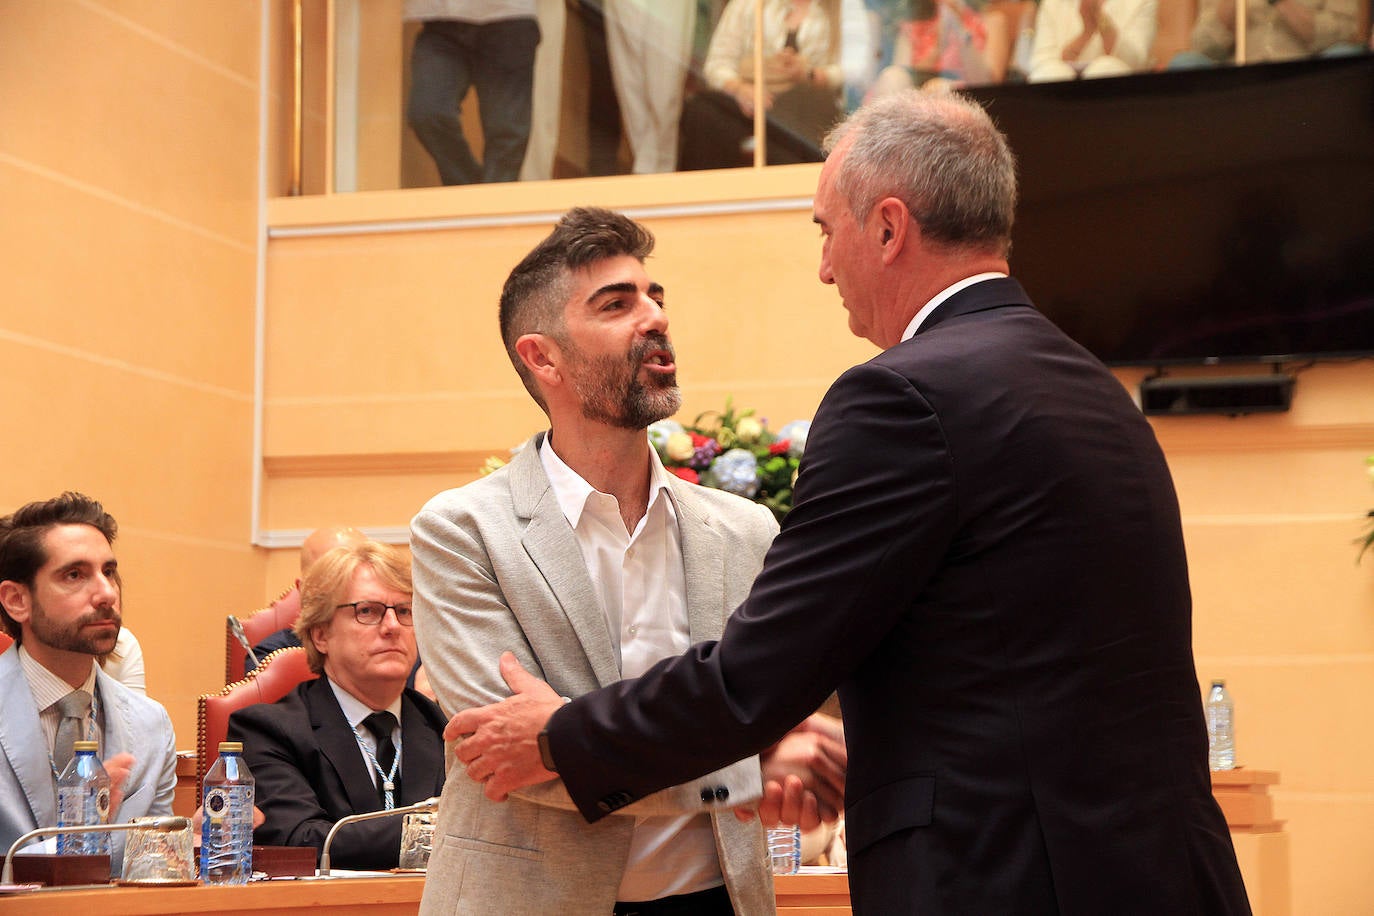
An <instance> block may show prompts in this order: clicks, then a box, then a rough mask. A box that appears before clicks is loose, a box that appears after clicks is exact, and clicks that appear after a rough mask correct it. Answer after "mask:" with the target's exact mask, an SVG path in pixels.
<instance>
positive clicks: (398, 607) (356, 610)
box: [334, 601, 415, 627]
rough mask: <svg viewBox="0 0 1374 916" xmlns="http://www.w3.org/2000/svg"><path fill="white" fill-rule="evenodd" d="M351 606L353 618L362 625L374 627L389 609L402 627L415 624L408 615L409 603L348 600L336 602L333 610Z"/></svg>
mask: <svg viewBox="0 0 1374 916" xmlns="http://www.w3.org/2000/svg"><path fill="white" fill-rule="evenodd" d="M346 607H351V608H353V619H354V620H356V621H358V623H361V624H363V625H364V626H369V627H375V626H378V625H379V624H381V622H382V619H383V618H385V617H386V612H387V611H391V612H392V613H393V614H395V615H396V622H397V623H399V624H400V625H401V626H403V627H413V626H415V619H414V618H413V617H411V616H410V605H409V604H383V603H382V602H380V601H350V602H349V603H348V604H336V605H334V610H336V611H337V610H342V609H343V608H346Z"/></svg>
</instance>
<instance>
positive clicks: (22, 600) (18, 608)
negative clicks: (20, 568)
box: [0, 579, 33, 623]
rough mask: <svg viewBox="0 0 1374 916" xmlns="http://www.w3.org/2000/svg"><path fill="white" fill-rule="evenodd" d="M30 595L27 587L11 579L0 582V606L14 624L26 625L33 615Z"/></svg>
mask: <svg viewBox="0 0 1374 916" xmlns="http://www.w3.org/2000/svg"><path fill="white" fill-rule="evenodd" d="M32 597H33V596H32V595H31V594H30V593H29V587H28V586H27V585H24V584H23V583H20V582H15V581H14V580H13V579H6V580H5V581H4V582H0V605H4V608H5V613H6V614H9V615H10V617H11V618H12V619H13V620H14V622H15V623H28V621H29V617H30V616H31V615H32V614H33V602H32Z"/></svg>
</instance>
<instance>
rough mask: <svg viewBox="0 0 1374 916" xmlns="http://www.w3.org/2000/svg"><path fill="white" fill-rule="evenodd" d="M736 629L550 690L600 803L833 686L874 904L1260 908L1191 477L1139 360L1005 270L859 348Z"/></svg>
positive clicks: (571, 752)
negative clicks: (1213, 752)
mask: <svg viewBox="0 0 1374 916" xmlns="http://www.w3.org/2000/svg"><path fill="white" fill-rule="evenodd" d="M795 496H796V502H795V508H794V509H793V510H792V512H791V514H790V515H789V516H788V517H787V519H786V520H785V521H784V523H783V527H782V532H781V533H780V534H779V536H778V538H777V539H776V540H775V541H774V543H773V546H772V549H771V550H770V551H769V553H768V556H767V559H766V561H765V564H764V569H763V571H762V573H761V574H760V575H759V577H758V580H757V581H756V582H755V584H754V588H753V590H752V591H751V593H750V595H749V598H748V599H747V600H746V601H745V603H744V604H743V605H741V607H740V608H739V609H738V610H737V611H736V612H735V614H734V615H733V616H732V617H731V619H730V622H729V623H728V625H727V626H726V629H725V633H724V635H723V637H722V638H721V640H720V641H719V642H718V643H703V644H700V645H698V646H696V647H694V648H693V650H691V651H690V652H689V653H688V654H687V655H686V656H683V657H682V658H680V659H673V660H669V661H665V662H664V663H662V664H660V665H659V666H657V667H656V668H654V669H652V670H651V671H650V672H649V673H647V674H646V675H645V676H644V677H642V678H640V679H639V680H638V681H637V682H636V681H626V682H624V683H623V684H621V685H615V686H612V687H609V688H607V689H605V690H601V691H597V692H596V693H593V694H589V695H588V696H586V697H583V698H580V699H578V700H575V701H574V702H573V703H572V704H571V705H570V706H567V707H565V708H564V709H562V710H560V711H559V712H558V713H556V714H555V716H554V718H553V720H552V722H551V726H550V742H551V746H552V750H553V756H554V759H555V761H556V762H557V764H558V768H559V775H560V776H561V777H562V778H563V781H564V784H565V785H566V786H567V788H568V790H569V792H570V793H571V794H572V797H573V799H574V801H575V802H576V803H577V804H578V807H579V808H580V810H581V811H582V812H583V813H584V815H586V816H587V817H588V819H592V820H594V819H596V818H598V817H601V816H603V815H604V814H605V813H606V812H607V811H609V810H613V809H614V808H616V807H619V806H620V805H621V804H625V803H628V802H629V801H633V800H634V799H637V798H640V797H643V796H644V795H646V794H648V793H649V792H651V791H653V790H655V789H658V788H661V787H663V786H666V785H670V784H673V783H678V782H682V781H684V780H685V779H687V778H689V777H692V776H696V775H698V774H700V773H703V772H706V771H708V770H710V769H712V768H714V767H717V766H720V765H721V764H723V763H724V762H726V761H729V760H733V759H735V758H737V757H740V756H742V755H744V754H748V753H752V752H755V751H757V750H759V749H760V748H762V747H765V746H767V745H768V744H769V743H770V742H772V741H774V740H776V739H777V737H778V736H779V735H780V734H781V733H782V732H783V731H784V730H785V729H787V728H788V727H789V726H791V725H793V724H794V723H796V722H798V721H799V720H800V719H801V718H802V717H803V716H804V715H806V714H807V713H808V712H810V711H811V710H813V709H815V708H816V707H817V706H819V705H820V703H821V702H822V701H823V700H824V699H825V697H826V695H827V694H828V693H829V692H830V691H831V690H832V689H835V688H837V687H838V689H839V692H840V702H841V706H842V709H843V713H844V720H845V731H846V736H847V739H848V743H849V773H848V782H847V787H846V822H845V823H846V836H847V841H848V849H849V868H850V876H849V881H850V889H851V895H852V899H853V902H854V909H855V912H856V913H871V914H882V916H888V914H898V913H915V912H920V913H928V914H942V913H950V914H963V913H1018V914H1020V913H1033V914H1039V913H1082V914H1090V916H1097V914H1102V913H1151V914H1154V913H1169V914H1171V916H1177V914H1186V913H1246V912H1249V905H1248V902H1247V900H1246V895H1245V890H1244V887H1243V886H1242V883H1241V877H1240V870H1239V867H1238V866H1237V863H1236V858H1235V852H1234V850H1233V849H1232V846H1231V840H1230V835H1229V833H1228V831H1227V827H1226V823H1225V821H1224V819H1223V817H1222V815H1221V812H1220V809H1219V808H1218V807H1217V804H1216V801H1215V800H1214V799H1213V797H1212V793H1211V786H1210V778H1209V773H1208V770H1207V745H1206V740H1207V739H1206V734H1205V729H1204V726H1203V719H1202V710H1201V701H1200V695H1199V685H1198V681H1197V676H1196V672H1195V670H1194V667H1193V656H1192V643H1191V614H1192V610H1191V598H1190V593H1189V587H1188V570H1187V562H1186V559H1185V556H1184V548H1183V536H1182V531H1181V525H1180V520H1179V512H1178V504H1177V499H1176V497H1175V494H1174V488H1173V483H1172V480H1171V478H1170V475H1169V470H1168V467H1167V466H1166V464H1165V460H1164V456H1163V454H1162V452H1161V450H1160V448H1159V445H1158V443H1157V442H1156V440H1155V436H1154V433H1153V430H1152V429H1151V427H1150V425H1149V424H1148V422H1147V421H1146V420H1145V419H1144V417H1143V416H1142V415H1141V413H1140V411H1139V410H1138V409H1137V408H1136V407H1135V405H1134V404H1133V403H1132V402H1131V400H1130V398H1129V396H1128V395H1127V393H1126V391H1125V390H1123V388H1122V386H1121V384H1120V383H1119V382H1118V381H1117V380H1116V379H1115V377H1113V376H1112V375H1111V373H1110V372H1108V371H1107V369H1106V368H1105V367H1104V366H1103V365H1102V364H1101V363H1100V362H1098V361H1097V360H1096V359H1094V358H1093V357H1092V356H1091V355H1089V354H1088V353H1087V352H1086V351H1084V350H1083V349H1082V348H1081V347H1079V346H1078V345H1076V344H1075V343H1073V342H1072V341H1071V340H1069V338H1067V337H1066V336H1065V335H1064V334H1062V333H1061V332H1059V331H1058V330H1057V329H1056V328H1055V327H1054V326H1053V325H1052V324H1051V323H1050V322H1049V321H1048V320H1046V319H1045V318H1044V317H1043V316H1042V315H1040V314H1039V313H1038V312H1037V311H1036V310H1035V309H1034V308H1033V307H1032V306H1031V304H1030V300H1029V299H1028V298H1027V297H1026V295H1025V293H1024V292H1023V291H1022V290H1021V287H1020V285H1019V284H1017V283H1016V282H1015V281H1014V280H1011V279H997V280H989V281H986V282H982V283H978V284H975V285H974V286H972V287H969V288H967V289H965V290H963V291H961V292H959V293H957V294H956V295H955V296H953V297H951V298H950V299H949V300H947V301H946V302H945V303H943V304H942V305H941V306H940V307H939V308H937V309H936V310H935V311H934V312H933V313H932V314H931V315H930V316H929V318H928V320H927V321H926V323H925V324H924V325H923V326H922V327H921V329H920V331H919V332H918V333H917V334H916V336H915V337H913V338H912V339H911V340H909V341H906V342H904V343H901V344H898V345H897V346H894V347H892V348H891V349H889V350H887V351H886V352H884V353H881V354H879V355H878V356H876V357H874V358H873V359H872V360H870V361H869V362H867V363H865V364H863V365H860V366H856V367H854V368H853V369H850V370H849V371H847V372H845V373H844V375H842V376H841V377H840V378H839V379H838V380H837V381H836V382H835V384H834V385H833V387H832V388H831V389H830V391H829V392H828V393H827V394H826V396H825V399H824V400H823V402H822V404H821V406H820V408H819V409H818V411H817V412H816V416H815V420H814V422H813V425H812V428H811V433H810V436H809V439H808V442H807V449H806V454H805V457H804V458H803V459H802V465H801V474H800V476H799V479H798V481H797V486H796V494H795Z"/></svg>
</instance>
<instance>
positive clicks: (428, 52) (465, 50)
mask: <svg viewBox="0 0 1374 916" xmlns="http://www.w3.org/2000/svg"><path fill="white" fill-rule="evenodd" d="M538 47H539V23H537V22H536V21H535V20H533V19H501V20H498V21H496V22H487V23H471V22H458V21H456V20H452V19H432V20H430V21H428V22H426V23H425V26H424V28H423V29H422V30H421V31H420V34H419V35H417V36H416V38H415V48H414V49H413V50H412V51H411V55H410V98H409V100H408V101H407V104H406V119H407V120H408V121H409V122H410V126H411V127H412V128H413V129H414V130H415V135H416V136H417V137H419V138H420V142H421V143H422V144H424V147H425V149H426V150H427V151H428V152H429V154H430V156H431V157H433V159H434V164H435V165H437V166H438V167H439V177H440V178H441V179H442V180H443V182H444V184H476V183H477V182H481V181H515V180H516V179H518V178H519V177H520V167H521V166H522V165H523V164H524V162H525V147H526V146H527V145H528V144H529V139H530V110H531V107H532V105H533V96H534V52H535V50H536V49H537V48H538ZM469 88H472V89H475V90H476V91H477V103H478V109H479V111H480V115H481V121H482V141H483V152H482V162H481V163H479V162H478V161H477V158H476V157H475V156H473V154H472V148H471V147H470V146H468V142H467V139H466V138H465V137H464V136H463V124H462V120H461V113H462V112H461V108H460V106H461V103H462V100H463V96H465V95H466V94H467V91H468V89H469Z"/></svg>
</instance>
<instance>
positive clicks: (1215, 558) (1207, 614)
mask: <svg viewBox="0 0 1374 916" xmlns="http://www.w3.org/2000/svg"><path fill="white" fill-rule="evenodd" d="M1355 530H1356V528H1355V525H1354V522H1353V521H1352V522H1349V523H1342V522H1338V521H1322V522H1311V523H1300V522H1293V523H1275V524H1273V525H1268V526H1264V525H1260V526H1252V525H1242V526H1227V525H1191V524H1189V523H1188V522H1187V521H1186V520H1185V522H1184V534H1185V538H1186V540H1187V543H1188V566H1189V572H1190V575H1191V579H1192V586H1193V607H1194V612H1193V645H1194V646H1195V647H1196V650H1197V652H1198V653H1200V654H1214V655H1226V656H1247V655H1289V654H1292V653H1297V654H1303V653H1334V654H1341V653H1346V652H1371V653H1374V613H1372V612H1371V611H1374V563H1371V562H1370V561H1369V560H1366V561H1365V562H1364V563H1363V564H1360V565H1357V564H1356V562H1355V553H1356V548H1355V546H1353V545H1352V544H1351V540H1352V533H1353V532H1354V531H1355ZM1200 673H1201V672H1200Z"/></svg>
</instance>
